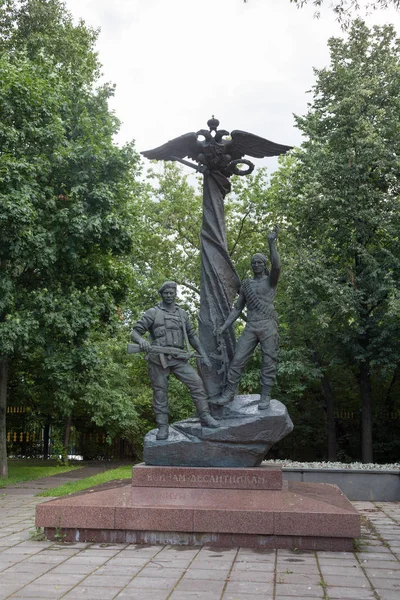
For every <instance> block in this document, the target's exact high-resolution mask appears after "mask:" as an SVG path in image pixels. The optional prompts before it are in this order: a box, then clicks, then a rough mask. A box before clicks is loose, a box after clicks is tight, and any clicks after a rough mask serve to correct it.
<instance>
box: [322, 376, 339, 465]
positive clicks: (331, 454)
mask: <svg viewBox="0 0 400 600" xmlns="http://www.w3.org/2000/svg"><path fill="white" fill-rule="evenodd" d="M321 388H322V393H323V394H324V397H325V402H326V417H327V423H326V425H327V429H328V460H331V461H335V460H337V444H336V423H335V414H334V397H333V393H332V388H331V385H330V383H329V379H328V378H327V377H326V375H323V376H322V379H321Z"/></svg>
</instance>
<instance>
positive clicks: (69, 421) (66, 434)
mask: <svg viewBox="0 0 400 600" xmlns="http://www.w3.org/2000/svg"><path fill="white" fill-rule="evenodd" d="M71 424H72V417H71V415H70V416H69V417H68V418H67V420H66V422H65V427H64V440H63V446H64V447H63V454H62V459H61V461H62V464H63V465H67V464H68V449H69V438H70V434H71Z"/></svg>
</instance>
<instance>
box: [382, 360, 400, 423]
mask: <svg viewBox="0 0 400 600" xmlns="http://www.w3.org/2000/svg"><path fill="white" fill-rule="evenodd" d="M399 375H400V365H397V367H396V369H395V370H394V373H393V377H392V380H391V382H390V384H389V387H388V390H387V392H386V398H385V410H386V413H387V415H388V416H389V417H390V418H392V413H393V410H394V401H395V395H394V393H393V390H394V387H395V384H396V383H397V379H398V377H399Z"/></svg>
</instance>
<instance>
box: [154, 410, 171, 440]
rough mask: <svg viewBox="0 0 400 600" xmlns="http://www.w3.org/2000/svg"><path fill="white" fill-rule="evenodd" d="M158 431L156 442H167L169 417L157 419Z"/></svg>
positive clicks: (163, 416) (164, 416)
mask: <svg viewBox="0 0 400 600" xmlns="http://www.w3.org/2000/svg"><path fill="white" fill-rule="evenodd" d="M157 425H158V431H157V435H156V440H167V439H168V435H169V429H168V415H162V416H159V417H158V418H157Z"/></svg>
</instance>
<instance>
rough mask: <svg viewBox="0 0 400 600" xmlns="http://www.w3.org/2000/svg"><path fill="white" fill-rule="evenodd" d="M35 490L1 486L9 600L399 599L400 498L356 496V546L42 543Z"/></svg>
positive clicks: (3, 588) (1, 539)
mask: <svg viewBox="0 0 400 600" xmlns="http://www.w3.org/2000/svg"><path fill="white" fill-rule="evenodd" d="M86 473H87V472H86ZM31 483H32V482H31ZM34 484H35V486H36V485H37V482H34ZM31 489H32V491H33V490H34V489H36V488H34V487H32V488H31ZM32 491H31V493H30V494H28V493H26V494H14V493H6V489H4V490H0V600H9V599H12V598H13V599H16V598H18V599H24V600H29V599H32V600H33V599H38V598H40V599H41V600H43V599H50V600H58V599H61V598H62V599H65V600H80V599H86V600H97V599H98V598H101V599H102V600H114V599H117V600H195V599H196V600H197V599H198V600H314V599H316V598H319V599H321V600H399V598H400V503H381V502H376V503H371V502H354V505H355V506H356V508H357V509H358V510H359V511H360V512H361V514H362V521H363V524H362V538H361V540H360V543H359V547H358V548H357V550H358V551H356V552H298V551H295V550H293V551H292V550H249V549H246V548H233V549H224V548H209V547H182V546H139V545H129V544H90V543H72V544H66V543H62V539H60V540H59V541H58V542H50V541H46V540H43V541H40V540H39V539H36V532H35V528H34V513H35V507H36V505H37V504H38V503H40V502H44V501H46V498H38V497H35V496H34V495H33V493H32Z"/></svg>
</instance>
